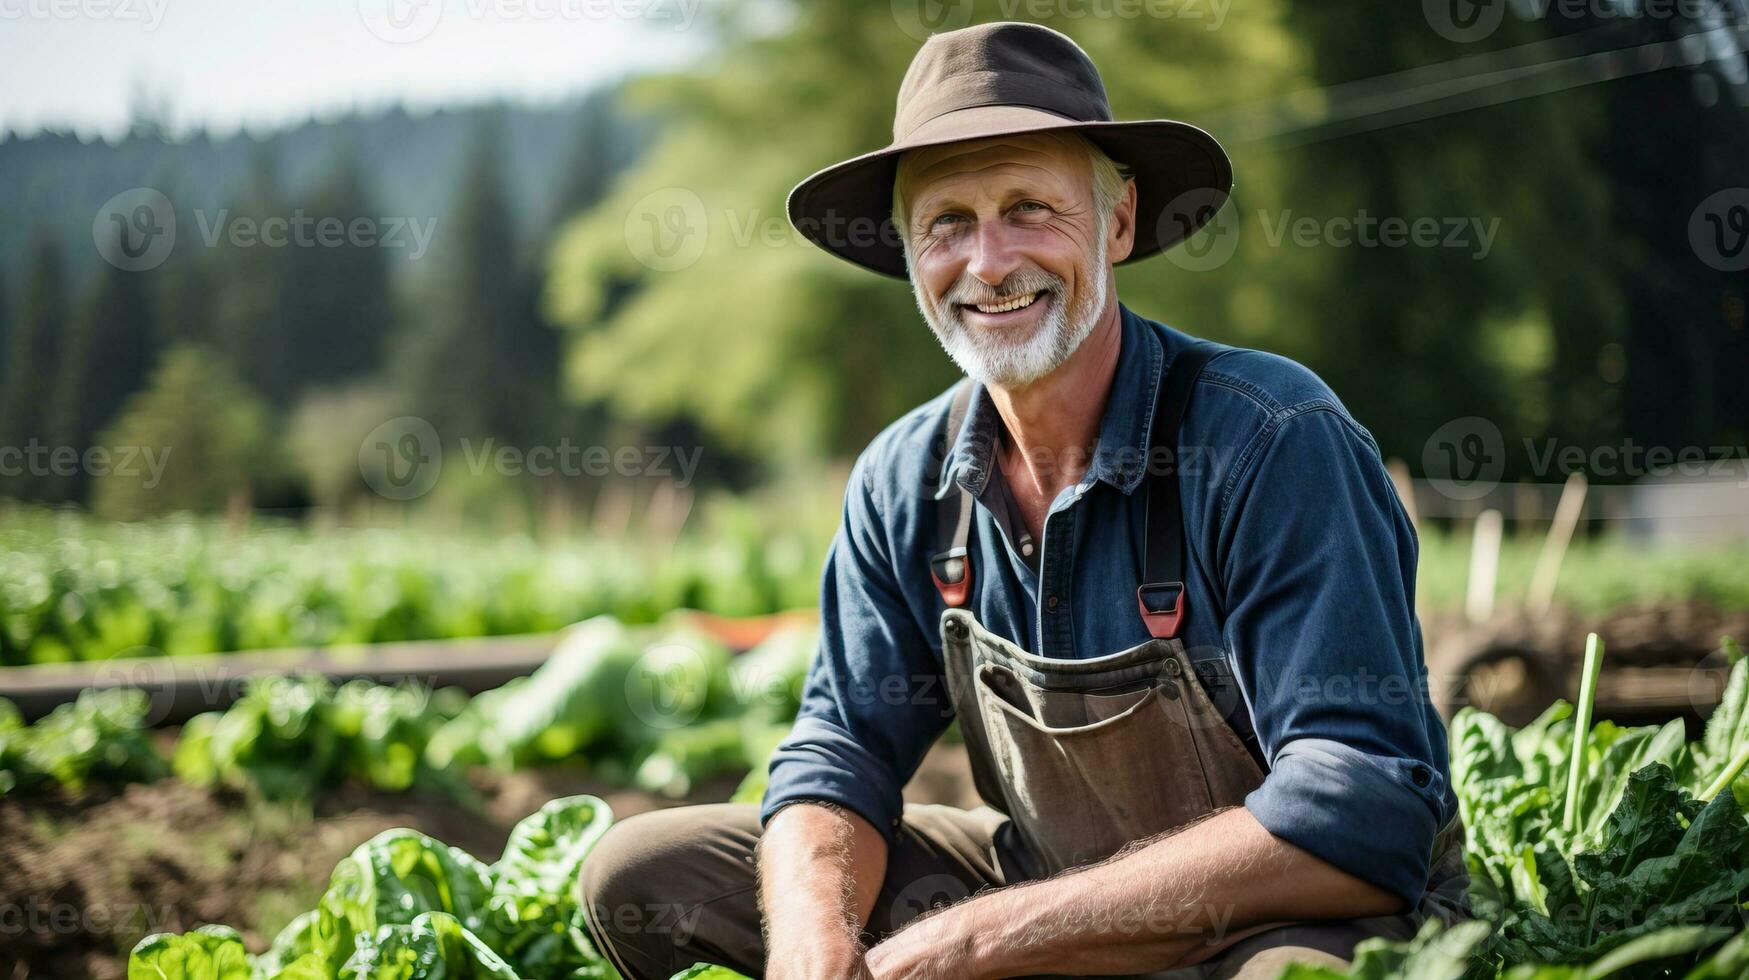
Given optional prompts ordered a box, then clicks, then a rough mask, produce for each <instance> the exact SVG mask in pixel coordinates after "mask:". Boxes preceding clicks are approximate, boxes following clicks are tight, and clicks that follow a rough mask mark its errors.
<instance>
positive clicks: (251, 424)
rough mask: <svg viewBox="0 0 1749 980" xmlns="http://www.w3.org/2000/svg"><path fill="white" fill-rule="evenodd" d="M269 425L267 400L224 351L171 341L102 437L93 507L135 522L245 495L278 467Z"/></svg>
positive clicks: (217, 505) (208, 509)
mask: <svg viewBox="0 0 1749 980" xmlns="http://www.w3.org/2000/svg"><path fill="white" fill-rule="evenodd" d="M270 432H271V430H270V422H269V414H268V409H267V406H266V405H265V404H263V402H262V401H261V399H260V397H259V396H257V395H256V394H255V393H254V392H252V391H251V390H249V388H248V387H246V386H245V385H244V384H243V383H242V382H241V381H239V380H238V379H237V377H236V375H235V374H233V373H232V372H231V370H230V368H229V367H228V366H227V365H226V363H225V361H224V360H223V359H222V358H221V357H219V356H218V355H217V354H215V353H214V352H212V351H211V350H208V349H206V348H202V347H197V346H193V345H185V346H181V347H175V348H172V349H170V350H169V351H167V352H165V355H164V359H163V361H162V362H161V363H160V364H159V366H158V367H157V369H156V370H154V371H153V372H152V377H151V383H150V385H149V386H148V387H147V388H146V389H145V390H144V391H141V392H140V393H139V394H137V395H135V396H134V397H133V398H132V399H130V400H129V401H128V404H127V408H126V410H125V411H124V412H123V413H122V415H121V417H120V418H119V419H118V420H117V421H116V423H115V425H114V426H112V427H111V428H110V429H109V430H108V431H107V432H106V433H104V435H103V438H102V439H101V440H100V445H102V446H104V447H106V448H107V450H108V460H107V464H106V467H105V469H106V472H103V473H100V474H98V475H97V476H96V477H95V479H94V485H93V488H92V509H93V510H94V511H95V512H96V513H98V514H99V515H101V516H104V517H107V518H111V519H114V520H124V521H131V520H139V519H141V518H145V517H150V516H154V515H158V514H169V513H175V512H177V511H188V512H192V513H212V512H215V511H220V510H222V509H224V508H225V506H226V505H227V504H228V503H230V502H232V501H233V499H234V498H236V499H241V500H243V501H247V500H248V499H249V495H250V491H251V489H252V487H253V486H256V485H258V484H259V483H261V482H262V481H263V480H264V479H267V478H268V477H269V476H270V475H271V474H273V473H274V472H276V471H277V470H278V469H279V466H278V461H277V459H276V458H275V457H274V451H275V448H274V445H273V443H272V442H271V439H270Z"/></svg>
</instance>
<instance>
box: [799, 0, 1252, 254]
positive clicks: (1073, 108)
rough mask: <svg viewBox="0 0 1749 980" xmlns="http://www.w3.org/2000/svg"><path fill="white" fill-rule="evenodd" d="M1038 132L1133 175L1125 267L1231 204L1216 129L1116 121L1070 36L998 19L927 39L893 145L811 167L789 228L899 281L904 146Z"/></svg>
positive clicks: (908, 77) (903, 93) (906, 89)
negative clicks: (897, 216)
mask: <svg viewBox="0 0 1749 980" xmlns="http://www.w3.org/2000/svg"><path fill="white" fill-rule="evenodd" d="M1045 131H1058V132H1078V133H1080V134H1082V135H1083V136H1085V137H1087V138H1088V139H1089V140H1091V141H1092V142H1093V143H1094V144H1095V145H1096V146H1098V147H1099V148H1100V149H1102V150H1104V151H1105V153H1106V155H1107V156H1109V157H1111V158H1112V159H1113V160H1114V161H1116V162H1117V163H1118V164H1119V165H1120V166H1122V167H1123V168H1124V169H1125V170H1127V171H1128V173H1129V174H1130V175H1131V176H1133V177H1134V178H1135V181H1136V240H1135V246H1134V248H1133V249H1132V250H1131V251H1130V254H1129V256H1128V257H1126V258H1125V259H1124V260H1123V261H1122V262H1120V263H1118V264H1120V265H1124V264H1128V263H1130V262H1135V261H1137V260H1140V259H1144V258H1147V257H1148V256H1150V255H1154V254H1157V253H1159V252H1162V251H1164V250H1166V249H1168V248H1171V247H1172V246H1174V245H1176V244H1178V243H1179V242H1181V241H1183V240H1185V239H1186V238H1189V237H1190V236H1191V235H1193V234H1195V233H1196V231H1197V230H1198V229H1200V228H1201V227H1202V226H1203V225H1206V224H1208V222H1209V221H1211V220H1213V218H1214V215H1215V213H1216V212H1217V211H1219V210H1220V209H1221V206H1222V205H1224V204H1225V203H1226V200H1227V196H1228V194H1229V193H1231V191H1232V188H1233V165H1232V161H1230V160H1229V159H1228V158H1227V151H1226V150H1224V149H1222V148H1221V144H1220V143H1219V142H1218V141H1216V139H1215V138H1214V137H1213V136H1210V135H1209V134H1208V133H1205V132H1203V131H1202V130H1200V129H1198V128H1197V127H1195V126H1192V125H1190V124H1189V123H1183V122H1178V121H1176V120H1172V119H1143V120H1128V121H1117V120H1114V119H1112V114H1111V105H1110V103H1108V102H1107V101H1106V96H1105V84H1104V83H1103V82H1102V81H1100V78H1099V70H1098V69H1097V68H1095V67H1094V65H1093V60H1092V59H1091V58H1089V57H1088V56H1087V53H1086V52H1085V51H1082V50H1081V48H1080V46H1079V45H1077V44H1076V43H1075V42H1074V41H1073V40H1072V39H1070V38H1069V37H1068V36H1067V35H1065V34H1063V33H1061V32H1059V31H1054V30H1052V29H1050V28H1048V27H1044V26H1042V25H1039V24H1027V23H1020V22H1012V21H1002V22H997V23H990V24H978V25H975V26H972V27H966V28H961V29H960V30H957V31H949V32H946V33H943V34H934V35H931V36H930V38H929V40H927V41H925V42H924V43H923V47H921V48H920V49H918V51H917V55H916V57H914V58H913V59H912V60H911V66H910V68H908V69H907V70H906V72H905V79H904V81H903V82H901V83H900V85H899V99H898V105H897V108H896V111H895V112H894V115H893V142H892V143H891V144H889V145H888V146H886V147H884V148H882V149H879V150H875V151H874V152H872V153H864V154H862V155H861V156H857V157H852V158H850V159H848V160H845V161H843V162H841V163H835V164H833V165H832V166H830V167H827V168H825V169H824V170H820V171H818V172H816V173H814V174H813V175H812V176H810V177H808V178H807V179H806V180H803V181H802V182H801V183H799V184H797V185H796V186H795V188H794V189H793V190H791V191H790V193H789V201H788V204H787V210H788V212H789V220H790V223H791V224H792V225H794V226H795V228H796V230H797V231H799V232H801V233H802V234H803V235H804V236H806V237H807V238H808V239H809V240H810V241H812V242H813V243H814V244H816V245H819V246H820V247H821V248H823V249H825V250H827V251H828V252H831V253H832V254H834V255H836V256H838V257H839V258H842V259H845V260H847V261H850V262H854V263H856V264H857V265H860V266H862V267H863V268H865V269H871V270H873V271H875V272H879V273H882V274H883V275H888V276H895V277H897V278H900V279H904V278H906V276H907V273H906V269H905V255H904V251H903V247H902V245H901V240H900V237H899V235H900V232H899V230H898V229H897V228H895V227H894V226H893V223H892V207H893V179H894V177H895V176H896V175H897V173H898V166H899V155H900V154H902V153H904V152H905V151H906V150H914V149H917V148H919V147H924V146H938V145H940V144H943V143H956V142H959V141H961V140H975V139H983V138H986V137H991V136H1011V135H1015V134H1018V133H1037V132H1045Z"/></svg>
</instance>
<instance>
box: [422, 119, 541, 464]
mask: <svg viewBox="0 0 1749 980" xmlns="http://www.w3.org/2000/svg"><path fill="white" fill-rule="evenodd" d="M501 132H502V121H501V120H499V119H497V118H495V117H488V120H487V121H486V122H485V123H483V124H482V125H481V127H480V129H479V130H478V131H477V132H476V133H475V137H474V140H473V145H472V147H471V149H470V151H469V159H468V164H467V167H466V169H465V176H464V178H463V185H462V188H461V190H460V192H459V194H458V196H457V201H458V203H457V205H456V208H455V214H454V216H453V217H452V218H451V219H450V221H449V222H448V223H447V225H446V226H445V228H446V230H445V232H444V234H443V235H442V236H441V238H442V240H443V243H444V250H443V253H442V255H441V256H440V257H439V262H440V264H441V269H442V285H441V286H440V287H439V291H438V300H439V304H440V306H439V308H438V309H436V310H434V311H433V313H432V315H431V316H430V317H429V318H428V319H429V322H430V323H431V327H430V328H429V329H425V330H421V331H420V332H419V333H416V334H413V335H411V336H409V337H408V338H407V341H406V343H407V348H408V351H407V356H406V365H407V370H408V372H409V377H408V378H407V379H406V386H407V388H408V389H409V391H410V394H411V398H412V402H413V404H414V405H416V406H418V410H419V411H420V413H421V414H422V415H423V416H424V417H425V418H427V419H429V420H430V421H431V422H432V424H433V425H435V426H436V427H437V429H438V432H439V433H440V434H441V435H442V436H443V437H444V438H445V439H446V440H447V439H452V438H458V437H462V436H467V437H481V436H487V435H496V436H509V437H512V438H514V435H513V434H514V433H515V432H516V431H517V429H518V425H519V420H523V419H525V418H526V414H527V413H528V411H529V399H528V392H529V390H530V388H531V387H533V385H531V382H530V379H529V378H527V377H526V376H525V375H523V374H521V373H519V370H518V369H519V368H522V367H526V366H527V365H529V364H530V362H532V361H538V360H539V358H540V357H542V356H546V357H547V360H548V362H549V363H550V362H551V360H552V356H551V354H550V352H549V350H542V349H540V347H539V340H540V338H539V337H538V335H536V334H534V332H533V331H532V330H531V329H530V325H529V323H528V320H529V315H528V313H529V311H528V305H529V303H528V297H527V294H528V288H527V287H526V286H525V285H523V276H522V275H521V272H520V268H519V263H518V260H517V255H516V234H515V229H514V227H513V226H512V221H511V213H510V202H509V197H508V194H507V193H506V189H505V186H504V177H503V170H502V161H501V160H500V159H499V156H498V153H499V146H500V145H501V144H502V140H501V139H500V134H501ZM549 333H550V332H549ZM548 370H549V371H550V368H549V369H548Z"/></svg>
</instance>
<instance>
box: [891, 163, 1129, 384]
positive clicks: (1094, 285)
mask: <svg viewBox="0 0 1749 980" xmlns="http://www.w3.org/2000/svg"><path fill="white" fill-rule="evenodd" d="M1091 171H1092V168H1091V166H1090V164H1089V162H1088V159H1087V154H1086V152H1085V151H1084V150H1083V149H1082V148H1081V147H1080V146H1078V145H1077V144H1075V143H1074V142H1072V141H1071V140H1070V139H1068V138H1065V137H1063V136H1060V135H1054V134H1049V133H1041V134H1026V135H1022V136H1004V137H993V138H991V139H985V140H975V141H966V142H961V143H952V144H948V145H945V146H934V147H925V148H922V149H918V150H911V151H908V152H907V153H906V154H905V157H904V160H903V163H902V165H901V167H900V170H899V179H900V181H901V182H902V190H903V192H904V196H905V200H906V201H907V202H908V203H909V209H910V214H909V216H908V220H907V227H906V228H905V229H904V231H905V236H906V241H907V242H908V255H909V261H910V269H911V283H912V288H913V289H914V291H915V292H916V294H917V305H918V308H919V309H920V310H921V311H922V313H923V318H924V319H925V320H926V321H928V323H929V326H930V328H931V329H932V330H934V331H935V335H936V336H937V337H938V338H939V339H940V340H941V344H942V346H943V347H944V348H946V350H947V352H948V356H950V357H952V358H953V360H954V363H956V364H958V365H959V367H960V369H961V370H963V371H965V372H966V374H968V375H970V376H971V377H973V378H976V379H978V380H980V381H982V382H984V383H986V384H992V385H998V386H1001V387H1007V388H1015V387H1021V386H1024V385H1027V384H1029V383H1031V382H1033V381H1036V380H1038V379H1039V378H1041V377H1044V376H1045V375H1047V374H1049V373H1050V372H1052V371H1054V370H1056V368H1057V367H1058V366H1059V365H1061V364H1062V363H1063V362H1064V361H1065V360H1067V359H1068V358H1069V355H1071V354H1073V353H1074V352H1075V350H1076V348H1078V347H1079V346H1080V345H1081V342H1082V341H1083V340H1085V339H1086V338H1087V335H1088V334H1089V333H1090V332H1092V330H1093V327H1094V326H1095V325H1096V324H1097V323H1098V322H1099V320H1100V318H1101V316H1102V315H1103V314H1104V312H1105V307H1106V301H1107V297H1108V294H1109V288H1108V283H1109V277H1110V271H1111V262H1112V261H1115V260H1119V259H1122V258H1123V257H1124V256H1125V255H1127V254H1128V251H1129V236H1128V235H1127V234H1124V235H1121V236H1116V237H1121V238H1122V241H1118V242H1115V243H1114V242H1113V241H1112V240H1111V238H1112V237H1113V236H1109V235H1108V231H1109V230H1110V229H1111V227H1112V225H1111V223H1110V222H1109V216H1107V215H1100V214H1097V213H1096V209H1095V206H1094V197H1093V185H1092V172H1091ZM1125 227H1126V228H1127V222H1126V223H1125ZM1114 245H1115V246H1116V247H1117V248H1118V249H1121V250H1122V253H1123V254H1118V255H1114V254H1113V253H1114V249H1113V246H1114Z"/></svg>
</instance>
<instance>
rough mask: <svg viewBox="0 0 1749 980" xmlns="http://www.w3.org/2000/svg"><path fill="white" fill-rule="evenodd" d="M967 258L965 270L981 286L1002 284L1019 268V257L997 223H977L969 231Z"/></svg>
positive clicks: (1011, 238)
mask: <svg viewBox="0 0 1749 980" xmlns="http://www.w3.org/2000/svg"><path fill="white" fill-rule="evenodd" d="M971 247H972V254H971V258H970V259H969V260H968V261H967V263H966V271H967V272H968V273H970V274H972V275H974V276H976V277H978V280H979V281H980V282H982V283H984V284H985V285H988V286H991V287H996V286H1000V285H1001V284H1002V281H1003V280H1004V279H1007V278H1008V277H1009V276H1010V275H1012V274H1013V273H1014V270H1015V269H1017V268H1019V266H1020V255H1019V253H1018V252H1017V251H1016V249H1015V248H1014V243H1013V236H1012V235H1010V234H1009V230H1008V228H1007V226H1006V225H1004V224H1003V223H1002V222H1000V221H980V222H978V226H977V229H976V230H975V231H974V232H973V237H972V242H971Z"/></svg>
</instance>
